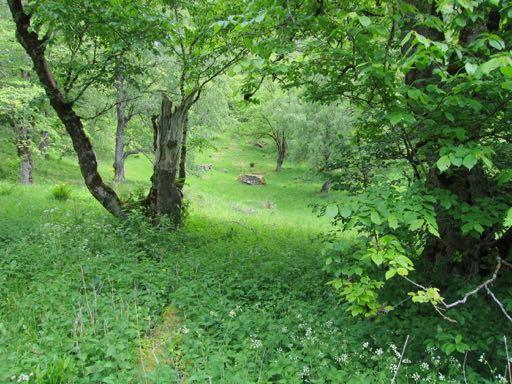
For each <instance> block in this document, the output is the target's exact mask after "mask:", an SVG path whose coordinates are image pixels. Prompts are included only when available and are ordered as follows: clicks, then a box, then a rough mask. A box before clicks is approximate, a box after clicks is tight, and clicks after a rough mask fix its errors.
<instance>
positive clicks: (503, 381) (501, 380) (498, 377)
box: [496, 373, 508, 384]
mask: <svg viewBox="0 0 512 384" xmlns="http://www.w3.org/2000/svg"><path fill="white" fill-rule="evenodd" d="M496 380H497V381H498V383H500V384H507V383H508V381H507V378H506V377H505V376H503V375H500V374H499V373H498V374H497V375H496Z"/></svg>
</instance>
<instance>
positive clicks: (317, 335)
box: [0, 143, 460, 384]
mask: <svg viewBox="0 0 512 384" xmlns="http://www.w3.org/2000/svg"><path fill="white" fill-rule="evenodd" d="M194 163H195V164H196V166H197V165H199V164H212V166H213V169H212V170H211V171H204V172H200V171H193V172H192V173H191V175H190V176H189V178H188V185H187V187H186V192H185V194H186V198H187V199H188V200H189V202H190V206H189V215H188V218H187V220H186V223H185V225H184V226H183V227H182V228H180V229H179V230H177V231H174V232H173V231H166V230H163V229H162V230H157V229H155V228H153V227H152V226H151V225H150V224H149V223H148V222H147V221H146V220H145V219H144V218H143V217H141V216H140V215H137V214H134V215H132V216H131V217H130V218H129V219H128V220H126V221H125V222H119V221H117V220H116V219H114V218H112V217H110V216H109V215H108V214H107V213H106V212H105V211H103V210H102V208H101V207H100V206H99V204H98V203H96V202H95V201H94V200H93V199H92V197H90V195H89V194H88V193H87V191H86V190H85V189H84V187H83V186H82V185H81V182H80V176H79V173H78V170H77V167H76V165H75V163H74V159H71V158H70V159H68V158H64V159H63V160H51V161H42V160H38V161H37V163H36V169H35V185H33V186H20V185H16V184H13V183H12V182H2V183H1V184H0V209H1V210H0V215H1V216H0V383H10V382H21V381H28V382H34V383H40V384H42V383H44V384H57V383H77V384H78V383H111V384H124V383H162V384H163V383H233V384H235V383H387V382H390V380H391V377H392V372H393V371H392V368H393V365H394V364H395V365H396V363H397V357H396V352H395V351H396V348H397V346H396V345H395V344H394V343H396V344H397V345H398V346H400V344H401V343H402V342H403V335H402V334H400V333H394V332H393V331H389V332H388V331H386V333H383V331H382V328H383V327H384V324H381V322H379V320H378V319H377V320H376V321H367V320H356V319H353V318H351V317H350V316H349V315H348V314H346V312H345V310H344V307H343V304H341V303H340V302H339V300H338V297H337V296H336V295H335V294H334V292H333V291H331V290H330V288H329V287H327V286H326V282H327V281H328V280H329V276H328V275H327V274H326V273H324V272H323V269H322V268H323V263H324V258H323V257H322V255H321V252H320V250H321V245H320V238H319V235H320V234H321V233H325V232H326V231H328V230H329V222H328V220H327V219H326V218H324V217H317V215H316V214H315V213H313V212H312V206H314V205H318V204H320V205H322V204H326V203H328V202H329V201H333V200H335V199H336V196H337V194H338V193H341V192H332V193H330V194H329V195H322V194H321V193H319V190H320V186H321V184H322V180H320V179H315V178H312V177H311V176H310V174H309V173H308V171H307V169H306V168H305V167H303V166H301V165H300V164H299V165H297V164H286V163H285V168H284V170H283V172H281V173H279V174H276V173H275V172H273V167H274V157H273V154H272V148H267V149H263V150H262V149H257V148H255V147H253V146H252V145H251V144H250V143H236V144H228V143H218V147H217V150H215V151H213V150H211V151H207V152H204V153H201V154H198V155H196V156H195V159H194ZM250 163H254V167H251V165H250ZM100 168H101V171H102V174H103V175H104V177H105V178H106V179H109V178H111V167H110V164H109V162H108V161H102V162H101V163H100ZM195 168H197V167H195ZM126 169H127V181H126V183H125V184H123V185H122V186H120V187H118V189H119V190H121V191H122V194H123V195H124V196H127V195H128V193H129V192H130V191H134V190H137V189H140V188H142V187H147V186H148V185H149V175H150V172H151V163H150V162H149V160H147V159H146V158H145V157H142V156H141V157H132V158H130V159H129V160H128V162H127V164H126ZM249 172H250V173H258V174H262V175H264V176H265V178H266V181H267V185H266V186H247V185H243V184H241V183H240V182H238V181H237V177H238V175H239V174H240V173H249ZM62 182H65V183H68V184H70V185H71V186H72V188H71V195H70V198H69V199H67V200H65V201H57V200H55V199H54V198H53V197H52V193H51V189H52V187H53V186H54V185H55V184H56V183H62ZM377 329H381V331H380V333H376V332H375V331H376V330H377ZM377 334H380V335H382V334H386V335H387V336H386V339H383V338H381V337H380V336H379V337H375V336H372V335H377ZM390 341H394V343H393V342H390ZM436 359H438V356H437V352H435V351H428V352H425V353H424V360H425V362H428V364H429V369H428V370H423V371H422V370H421V369H420V368H418V365H417V364H416V365H414V366H413V365H410V366H409V365H404V366H403V367H402V368H401V369H402V371H401V372H402V374H401V378H400V380H399V381H398V382H401V383H409V382H410V383H412V382H417V381H416V380H415V378H416V377H422V378H429V379H428V380H429V381H428V382H437V381H438V380H439V377H440V376H439V375H440V372H441V370H443V372H444V373H445V374H448V373H449V372H452V373H454V374H456V373H457V370H458V369H459V373H460V364H459V363H457V362H456V361H452V362H450V363H449V364H448V365H446V364H445V365H443V366H441V365H439V364H438V365H436V364H435V362H436V361H437V360H436ZM415 363H419V362H415ZM457 364H459V365H457ZM420 374H421V376H419V375H420ZM415 375H417V376H415ZM25 379H26V380H25ZM425 382H427V381H425ZM442 382H457V381H449V380H448V379H447V380H443V381H442Z"/></svg>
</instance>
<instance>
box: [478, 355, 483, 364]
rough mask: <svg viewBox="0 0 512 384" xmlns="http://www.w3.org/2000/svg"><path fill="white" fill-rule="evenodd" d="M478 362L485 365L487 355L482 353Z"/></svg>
mask: <svg viewBox="0 0 512 384" xmlns="http://www.w3.org/2000/svg"><path fill="white" fill-rule="evenodd" d="M478 361H479V362H481V363H483V362H484V361H485V353H482V354H481V355H480V357H479V358H478Z"/></svg>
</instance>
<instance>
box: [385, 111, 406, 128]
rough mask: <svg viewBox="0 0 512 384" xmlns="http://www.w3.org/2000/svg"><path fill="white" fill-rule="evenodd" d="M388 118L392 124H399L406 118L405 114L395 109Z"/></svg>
mask: <svg viewBox="0 0 512 384" xmlns="http://www.w3.org/2000/svg"><path fill="white" fill-rule="evenodd" d="M388 119H389V122H390V123H391V124H392V125H397V124H398V123H399V122H401V121H402V120H403V119H404V114H403V113H402V112H399V111H393V112H391V113H390V114H389V115H388Z"/></svg>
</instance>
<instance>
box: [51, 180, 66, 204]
mask: <svg viewBox="0 0 512 384" xmlns="http://www.w3.org/2000/svg"><path fill="white" fill-rule="evenodd" d="M50 192H51V194H52V196H53V198H54V199H55V200H60V201H65V200H68V199H69V198H70V197H71V186H70V185H69V184H66V183H61V184H57V185H55V186H53V187H52V189H51V191H50Z"/></svg>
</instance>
